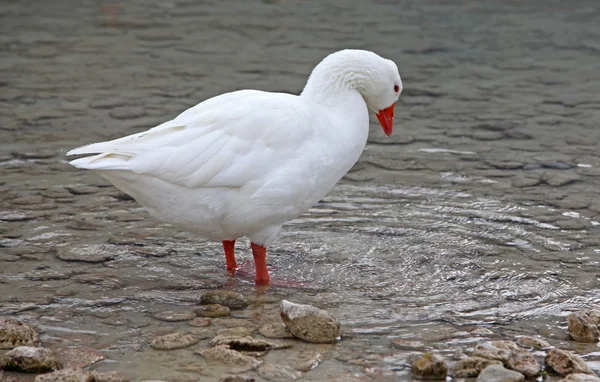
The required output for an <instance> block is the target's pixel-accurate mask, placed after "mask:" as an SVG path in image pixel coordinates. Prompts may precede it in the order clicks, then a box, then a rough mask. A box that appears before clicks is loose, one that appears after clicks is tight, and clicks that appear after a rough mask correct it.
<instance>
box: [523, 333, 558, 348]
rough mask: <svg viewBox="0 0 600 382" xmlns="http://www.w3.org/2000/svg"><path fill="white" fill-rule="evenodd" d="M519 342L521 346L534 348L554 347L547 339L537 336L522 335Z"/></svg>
mask: <svg viewBox="0 0 600 382" xmlns="http://www.w3.org/2000/svg"><path fill="white" fill-rule="evenodd" d="M517 343H518V344H519V345H521V346H525V347H528V348H534V349H536V350H542V349H549V348H551V347H552V345H550V343H549V342H548V341H546V340H543V339H541V338H537V337H529V336H522V337H519V338H518V339H517Z"/></svg>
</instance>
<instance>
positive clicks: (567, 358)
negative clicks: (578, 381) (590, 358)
mask: <svg viewBox="0 0 600 382" xmlns="http://www.w3.org/2000/svg"><path fill="white" fill-rule="evenodd" d="M546 365H548V366H549V367H551V368H552V369H553V370H554V371H556V372H557V373H558V374H560V375H567V374H573V373H583V374H590V375H595V374H594V372H593V371H592V369H590V367H589V366H588V365H587V363H585V361H584V360H583V358H581V357H580V356H578V355H576V354H574V353H572V352H568V351H565V350H561V349H550V351H548V354H547V355H546Z"/></svg>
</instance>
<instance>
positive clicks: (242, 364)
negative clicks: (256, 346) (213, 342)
mask: <svg viewBox="0 0 600 382" xmlns="http://www.w3.org/2000/svg"><path fill="white" fill-rule="evenodd" d="M197 353H198V354H200V355H201V356H202V357H204V358H206V359H207V360H209V361H218V362H222V363H224V364H227V365H233V366H239V369H238V370H237V371H238V372H243V371H248V370H252V369H256V368H257V367H258V366H259V365H260V364H261V363H262V361H260V360H258V359H256V358H254V357H250V356H247V355H244V354H242V353H240V352H239V351H236V350H232V349H230V348H229V346H227V345H217V346H215V347H213V348H210V349H204V350H200V351H197Z"/></svg>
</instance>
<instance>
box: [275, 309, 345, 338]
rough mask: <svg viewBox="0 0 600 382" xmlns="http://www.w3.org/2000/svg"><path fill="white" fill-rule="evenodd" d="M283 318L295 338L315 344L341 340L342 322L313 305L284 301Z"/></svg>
mask: <svg viewBox="0 0 600 382" xmlns="http://www.w3.org/2000/svg"><path fill="white" fill-rule="evenodd" d="M280 309H281V318H282V320H283V323H284V324H285V326H287V328H288V329H289V330H290V332H291V333H292V334H293V335H294V337H297V338H300V339H301V340H304V341H307V342H313V343H330V342H335V341H337V340H338V339H339V338H340V322H339V321H338V319H337V318H336V317H335V316H334V315H332V314H330V313H329V312H327V311H325V310H322V309H318V308H315V307H314V306H311V305H301V304H294V303H292V302H289V301H287V300H282V301H281V305H280Z"/></svg>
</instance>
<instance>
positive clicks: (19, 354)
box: [0, 346, 62, 373]
mask: <svg viewBox="0 0 600 382" xmlns="http://www.w3.org/2000/svg"><path fill="white" fill-rule="evenodd" d="M61 367H62V365H61V364H60V362H59V361H58V359H57V358H56V355H55V354H54V352H53V351H52V350H50V349H46V348H36V347H32V346H18V347H16V348H14V349H13V350H9V351H8V352H6V354H4V356H3V357H2V359H0V369H5V370H15V371H23V372H28V373H43V372H45V371H54V370H57V369H60V368H61Z"/></svg>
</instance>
